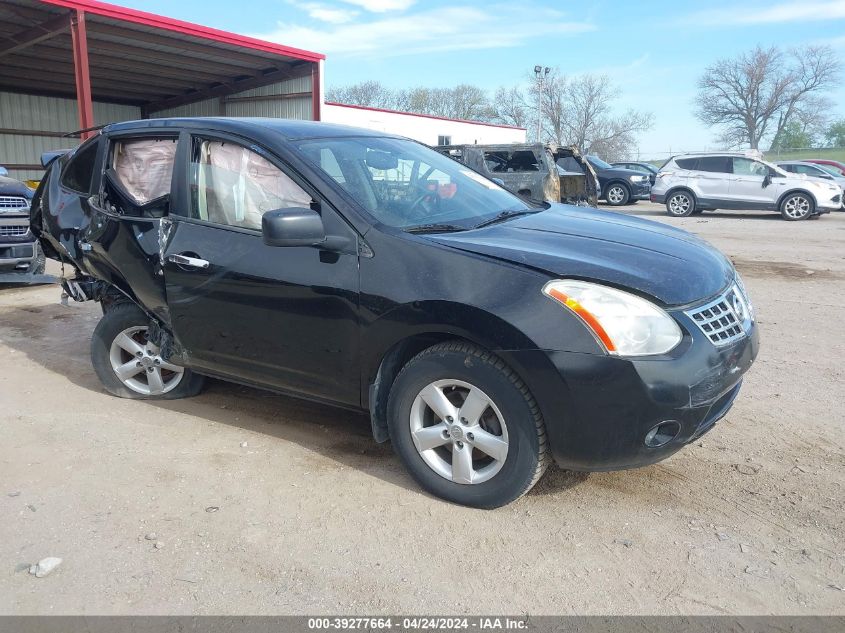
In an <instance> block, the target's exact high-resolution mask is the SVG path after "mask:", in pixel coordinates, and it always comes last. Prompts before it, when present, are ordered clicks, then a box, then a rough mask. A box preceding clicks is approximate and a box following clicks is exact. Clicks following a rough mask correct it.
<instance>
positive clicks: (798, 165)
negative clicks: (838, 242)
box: [775, 160, 845, 209]
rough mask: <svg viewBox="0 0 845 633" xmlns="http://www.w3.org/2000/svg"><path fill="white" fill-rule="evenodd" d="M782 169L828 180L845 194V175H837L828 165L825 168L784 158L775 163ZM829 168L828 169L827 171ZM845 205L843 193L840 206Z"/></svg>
mask: <svg viewBox="0 0 845 633" xmlns="http://www.w3.org/2000/svg"><path fill="white" fill-rule="evenodd" d="M775 164H776V165H777V166H778V167H780V168H781V169H782V170H784V171H787V172H789V173H791V174H804V175H805V176H807V178H818V179H819V180H828V181H830V182H833V183H835V184H837V185H839V188H840V189H841V190H842V192H843V194H845V176H842V175H839V174H838V173H837V172H836V171H834V170H832V169H830V168H829V167H828V168H827V169H825V166H824V165H817V164H815V163H810V162H807V161H800V160H785V161H781V162H779V163H775ZM829 170H830V171H829ZM842 207H845V195H843V199H842V206H840V209H841V208H842Z"/></svg>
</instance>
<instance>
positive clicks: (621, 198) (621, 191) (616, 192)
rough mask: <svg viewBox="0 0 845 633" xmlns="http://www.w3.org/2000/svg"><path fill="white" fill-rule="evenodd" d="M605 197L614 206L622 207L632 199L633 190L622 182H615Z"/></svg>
mask: <svg viewBox="0 0 845 633" xmlns="http://www.w3.org/2000/svg"><path fill="white" fill-rule="evenodd" d="M604 199H605V200H607V203H608V204H609V205H610V206H612V207H621V206H622V205H625V204H628V201H629V200H630V199H631V192H630V191H629V190H628V187H626V186H625V185H623V184H622V183H621V182H614V183H612V184H611V185H610V186H609V187H608V188H607V193H605V196H604Z"/></svg>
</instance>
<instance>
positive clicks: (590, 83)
mask: <svg viewBox="0 0 845 633" xmlns="http://www.w3.org/2000/svg"><path fill="white" fill-rule="evenodd" d="M534 92H535V99H536V103H537V107H538V108H539V110H540V114H541V116H542V122H543V126H542V127H543V137H544V138H543V140H551V141H554V142H556V143H558V144H562V145H576V146H578V147H579V148H580V149H581V150H582V151H583V152H585V153H588V154H600V155H601V156H603V157H604V158H605V159H607V160H611V161H612V160H618V159H622V158H625V157H627V156H628V154H630V152H631V150H632V149H633V147H634V146H635V145H636V143H637V135H638V134H639V133H641V132H644V131H646V130H648V129H649V128H650V127H651V126H652V119H653V117H652V115H651V113H648V112H639V111H637V110H631V109H629V110H627V111H626V112H624V113H621V114H619V113H616V112H614V109H613V102H614V101H615V100H616V99H617V98H618V97H619V96H620V91H619V89H618V88H617V87H616V86H614V85H613V84H612V83H611V81H610V79H609V78H608V77H607V76H606V75H592V74H586V75H579V76H576V77H571V78H570V77H566V76H565V75H562V74H561V73H560V72H559V71H558V70H557V69H555V70H554V71H552V73H551V74H550V75H549V76H548V77H546V78H545V79H544V80H543V81H542V82H538V83H536V84H535V87H534Z"/></svg>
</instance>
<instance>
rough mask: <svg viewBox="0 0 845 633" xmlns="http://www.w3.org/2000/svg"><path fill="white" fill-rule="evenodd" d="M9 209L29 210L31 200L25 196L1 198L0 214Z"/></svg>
mask: <svg viewBox="0 0 845 633" xmlns="http://www.w3.org/2000/svg"><path fill="white" fill-rule="evenodd" d="M7 209H14V210H17V209H21V210H24V209H29V200H27V199H26V198H24V197H23V196H0V212H2V211H6V210H7Z"/></svg>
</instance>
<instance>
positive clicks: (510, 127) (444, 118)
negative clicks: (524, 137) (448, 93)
mask: <svg viewBox="0 0 845 633" xmlns="http://www.w3.org/2000/svg"><path fill="white" fill-rule="evenodd" d="M326 105H329V106H337V107H340V108H351V109H353V110H369V111H370V112H387V113H389V114H404V115H406V116H416V117H422V118H424V119H437V120H438V121H452V122H453V123H472V124H473V125H486V126H487V127H502V128H505V129H508V130H522V131H523V132H524V131H525V128H524V127H518V126H516V125H504V124H503V123H487V122H486V121H470V120H469V119H451V118H449V117H447V116H437V115H436V114H422V113H419V112H403V111H402V110H389V109H387V108H373V107H370V106H361V105H351V104H349V103H337V102H335V101H326Z"/></svg>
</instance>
